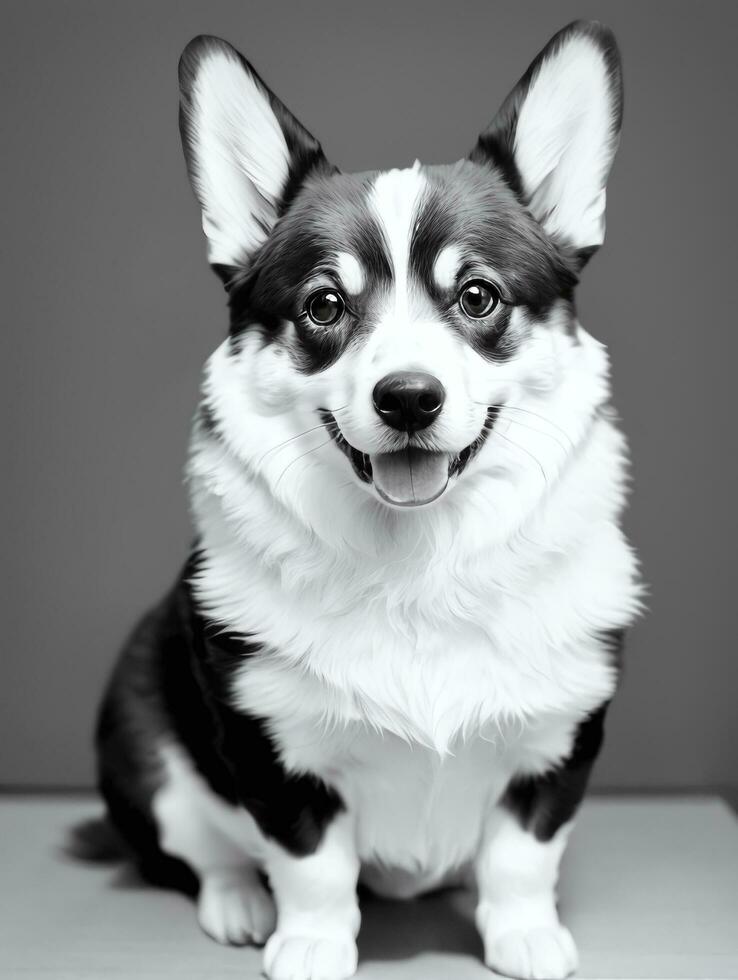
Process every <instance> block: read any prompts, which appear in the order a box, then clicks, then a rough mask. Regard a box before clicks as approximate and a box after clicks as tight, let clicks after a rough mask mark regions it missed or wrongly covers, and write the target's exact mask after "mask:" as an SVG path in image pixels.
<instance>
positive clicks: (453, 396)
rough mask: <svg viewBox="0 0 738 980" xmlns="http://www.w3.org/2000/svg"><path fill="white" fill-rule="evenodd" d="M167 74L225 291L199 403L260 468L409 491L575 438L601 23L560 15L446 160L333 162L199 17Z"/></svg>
mask: <svg viewBox="0 0 738 980" xmlns="http://www.w3.org/2000/svg"><path fill="white" fill-rule="evenodd" d="M180 82H181V92H182V103H181V128H182V135H183V142H184V146H185V152H186V158H187V163H188V167H189V173H190V178H191V181H192V184H193V187H194V189H195V192H196V195H197V197H198V200H199V202H200V205H201V208H202V220H203V227H204V230H205V234H206V236H207V240H208V251H209V259H210V262H211V264H212V266H213V268H214V269H215V271H216V272H217V273H218V275H219V276H220V277H221V278H222V280H223V281H224V283H225V286H226V289H227V290H228V294H229V304H230V311H231V325H230V337H229V339H228V341H227V342H226V343H225V344H224V345H223V347H222V348H221V350H220V352H219V353H218V355H217V356H216V357H215V358H214V360H213V362H212V363H211V366H210V369H209V374H208V378H207V380H206V406H207V414H208V424H209V425H210V426H211V427H212V429H213V430H215V429H219V430H220V434H221V436H222V437H223V438H225V439H226V440H227V441H228V442H229V443H230V444H231V446H232V447H235V449H236V451H237V452H238V454H239V455H240V456H241V457H242V458H243V459H244V460H245V461H246V462H247V464H248V465H249V466H251V468H252V469H254V470H261V471H262V472H263V473H265V474H266V476H267V479H268V480H270V481H271V483H272V485H273V489H276V486H277V483H278V482H279V481H282V482H283V481H284V480H285V479H288V482H293V481H294V480H295V479H296V478H297V475H298V474H299V475H300V480H302V481H303V482H304V481H305V480H307V479H308V478H312V479H314V480H315V479H317V480H318V482H319V484H320V485H321V486H323V487H330V486H336V487H339V486H342V487H347V486H350V485H351V484H353V485H354V488H355V489H354V490H352V491H350V492H352V493H353V492H362V491H363V492H368V493H369V494H370V495H371V496H372V497H373V498H374V500H375V501H381V502H382V504H381V506H389V507H411V506H420V505H425V504H429V503H430V502H432V501H435V500H437V499H439V498H442V497H444V496H445V495H446V494H447V493H448V491H449V490H450V489H451V488H453V487H455V486H456V485H457V484H459V485H461V484H463V483H464V482H465V481H466V480H470V481H472V480H473V474H474V473H475V472H478V473H481V472H488V473H489V472H495V473H497V475H498V476H499V475H500V474H504V473H507V474H508V476H511V485H513V486H514V484H515V474H516V473H520V474H522V473H525V472H528V473H529V472H530V471H531V467H532V468H533V471H534V472H536V464H540V455H541V454H540V453H539V451H538V448H537V445H538V444H537V442H536V440H538V441H539V442H540V440H541V438H543V437H545V438H546V439H548V440H553V441H554V442H557V443H559V444H560V445H562V446H563V450H562V451H564V452H565V451H566V450H567V449H568V447H569V444H570V443H574V442H576V439H577V438H578V435H579V431H580V429H581V428H582V426H583V424H584V419H585V417H586V416H587V414H588V413H591V410H592V408H593V405H594V404H595V403H596V402H597V401H598V399H600V395H601V391H600V388H601V385H600V382H601V383H602V384H604V381H602V378H601V377H600V379H599V381H597V382H596V383H595V382H593V381H592V374H593V372H594V373H597V372H599V373H600V375H602V374H604V369H602V366H601V364H600V363H599V362H597V364H598V366H597V370H596V371H595V370H594V368H593V364H594V361H593V360H592V349H593V348H592V343H593V342H592V341H591V339H589V338H587V336H586V335H584V334H583V331H581V330H580V328H579V327H578V325H577V323H576V319H575V313H574V306H573V292H574V287H575V285H576V282H577V279H578V275H579V272H580V270H581V268H582V266H583V265H584V263H585V262H586V261H587V259H588V258H589V256H590V255H591V253H592V252H593V251H594V250H595V249H596V248H597V247H598V246H599V245H600V244H601V243H602V240H603V236H604V212H605V182H606V179H607V176H608V173H609V170H610V166H611V163H612V159H613V155H614V153H615V148H616V144H617V139H618V133H619V128H620V116H621V80H620V69H619V60H618V55H617V50H616V47H615V43H614V40H613V38H612V35H611V34H610V33H609V31H607V30H606V29H605V28H603V27H601V26H600V25H597V24H591V23H575V24H572V25H570V26H569V27H567V28H565V29H564V30H563V31H561V32H560V33H559V34H557V35H556V36H555V37H554V38H553V39H552V40H551V41H550V42H549V44H548V45H547V46H546V47H545V48H544V50H543V51H542V52H541V53H540V54H539V55H538V57H537V58H536V59H535V61H534V62H533V63H532V65H531V66H530V68H529V69H528V71H527V72H526V73H525V75H524V76H523V77H522V79H521V80H520V82H519V83H518V84H517V86H516V87H515V88H514V89H513V91H512V93H511V94H510V95H509V96H508V98H507V99H506V101H505V102H504V104H503V105H502V108H501V109H500V111H499V112H498V114H497V116H496V117H495V118H494V120H493V121H492V123H491V124H490V125H489V126H488V127H487V128H486V129H485V130H484V131H483V132H482V134H481V135H480V136H479V139H478V141H477V143H476V146H475V147H474V149H473V150H472V151H471V153H470V154H469V156H468V157H466V158H465V159H463V160H461V161H459V162H457V163H455V164H452V165H449V166H421V165H420V164H418V163H416V164H415V165H414V166H412V167H409V168H407V169H403V170H392V171H389V172H381V173H365V174H356V175H346V174H342V173H340V172H339V171H338V170H337V169H336V168H335V167H334V166H332V165H331V164H330V163H329V162H328V161H327V160H326V158H325V156H324V154H323V152H322V150H321V147H320V145H319V144H318V142H316V140H315V139H314V138H313V137H312V136H311V135H310V134H309V133H308V132H307V131H306V130H305V129H304V128H303V127H302V126H301V125H300V123H299V122H297V120H296V119H295V118H294V117H293V116H292V115H291V114H290V113H289V112H288V110H287V109H286V108H285V107H284V106H283V105H282V104H281V103H280V102H279V101H278V99H277V98H276V97H275V96H274V95H273V94H272V92H270V91H269V89H268V88H267V87H266V86H265V84H264V83H263V82H262V80H261V79H260V78H259V76H258V75H257V74H256V72H255V71H254V70H253V68H251V66H250V65H249V64H248V63H247V62H246V61H245V60H244V59H243V58H242V57H241V56H240V55H239V54H238V53H237V52H236V51H235V50H234V49H233V48H231V47H230V46H229V45H227V44H226V43H225V42H223V41H220V40H217V39H215V38H205V37H201V38H197V39H195V40H194V41H193V42H191V44H190V45H189V46H188V47H187V49H186V50H185V52H184V54H183V56H182V61H181V65H180ZM588 358H589V360H587V359H588ZM590 369H591V370H590ZM598 385H599V386H600V387H599V388H598ZM595 388H597V389H598V390H597V391H595ZM535 433H538V435H537V436H536V435H535ZM498 437H499V438H498ZM293 465H294V470H293V473H292V474H290V475H289V478H288V477H287V471H288V469H289V468H291V467H292V466H293ZM270 467H271V468H270ZM316 473H317V474H318V476H317V477H316V476H315V474H316ZM310 474H313V476H312V477H310ZM537 475H538V474H537V473H536V476H537ZM544 479H545V473H544ZM358 488H362V491H359V490H358ZM344 492H347V491H344ZM448 496H449V497H453V494H452V493H448ZM377 505H378V506H379V504H377Z"/></svg>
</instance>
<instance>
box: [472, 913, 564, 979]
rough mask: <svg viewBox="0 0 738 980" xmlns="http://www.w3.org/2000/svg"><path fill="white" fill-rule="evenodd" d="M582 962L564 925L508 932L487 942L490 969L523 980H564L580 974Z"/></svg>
mask: <svg viewBox="0 0 738 980" xmlns="http://www.w3.org/2000/svg"><path fill="white" fill-rule="evenodd" d="M578 959H579V957H578V956H577V948H576V946H575V945H574V940H573V939H572V938H571V933H570V932H569V930H568V929H566V928H564V926H562V925H555V926H545V927H542V928H538V929H529V930H520V931H511V932H505V933H503V934H502V935H500V936H498V937H497V938H495V939H492V940H491V941H489V942H485V950H484V961H485V963H486V964H487V966H489V967H491V968H492V969H493V970H494V971H495V972H496V973H502V974H504V975H505V976H508V977H516V978H519V980H563V978H564V977H568V976H569V975H570V974H571V973H573V972H574V971H575V970H576V968H577V963H578Z"/></svg>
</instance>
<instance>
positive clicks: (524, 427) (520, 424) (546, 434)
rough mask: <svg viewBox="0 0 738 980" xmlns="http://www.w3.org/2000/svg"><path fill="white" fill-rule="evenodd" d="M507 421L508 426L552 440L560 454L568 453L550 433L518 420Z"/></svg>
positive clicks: (562, 444)
mask: <svg viewBox="0 0 738 980" xmlns="http://www.w3.org/2000/svg"><path fill="white" fill-rule="evenodd" d="M501 414H502V413H501ZM507 421H508V422H509V423H510V425H519V426H520V427H521V429H529V430H530V431H531V432H537V433H538V435H539V436H546V437H547V438H549V439H553V441H554V442H555V443H556V445H557V446H558V447H559V449H561V451H562V452H564V453H565V452H568V450H567V448H566V446H565V445H564V443H563V442H561V441H560V440H559V439H557V438H556V436H555V435H554V434H553V433H552V432H545V431H544V430H543V429H537V428H536V427H535V426H534V425H526V424H525V422H520V421H519V420H518V419H507Z"/></svg>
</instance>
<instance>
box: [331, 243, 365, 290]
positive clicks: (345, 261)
mask: <svg viewBox="0 0 738 980" xmlns="http://www.w3.org/2000/svg"><path fill="white" fill-rule="evenodd" d="M336 271H337V272H338V276H339V278H340V280H341V282H342V283H343V286H344V288H345V290H346V292H348V293H351V294H352V295H354V296H355V295H357V294H358V293H360V292H361V291H362V289H363V288H364V281H365V280H364V270H363V269H362V267H361V263H360V262H359V260H358V259H357V258H356V256H355V255H352V254H351V253H350V252H339V253H338V255H337V256H336Z"/></svg>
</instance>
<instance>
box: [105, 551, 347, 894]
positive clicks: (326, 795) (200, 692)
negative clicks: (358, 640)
mask: <svg viewBox="0 0 738 980" xmlns="http://www.w3.org/2000/svg"><path fill="white" fill-rule="evenodd" d="M194 560H195V559H192V560H191V561H190V562H189V563H188V565H187V566H186V567H185V569H184V571H183V573H182V575H181V576H180V578H179V580H178V582H177V584H176V585H175V587H174V588H173V589H172V591H171V592H170V593H169V594H168V595H167V596H166V597H165V599H164V600H163V601H162V602H161V603H160V604H159V605H158V606H156V607H155V608H154V609H153V610H152V611H151V612H150V613H148V614H147V615H146V616H145V617H144V618H143V620H142V621H141V623H140V624H139V625H138V626H137V627H136V629H135V630H134V632H133V634H132V636H131V638H130V639H129V641H128V643H127V644H126V645H125V647H124V649H123V651H122V653H121V656H120V658H119V660H118V663H117V664H116V666H115V669H114V671H113V675H112V677H111V680H110V683H109V685H108V688H107V691H106V694H105V697H104V700H103V704H102V707H101V710H100V715H99V720H98V725H97V737H96V741H97V754H98V783H99V788H100V791H101V793H102V796H103V798H104V799H105V801H106V804H107V808H108V812H109V815H110V817H111V820H112V822H113V824H114V826H115V827H116V828H117V830H118V831H119V832H120V833H121V835H122V836H123V838H124V839H125V841H126V842H127V844H128V845H129V846H130V848H131V849H132V850H133V852H134V854H135V855H136V857H137V859H138V861H139V863H140V866H141V870H142V872H143V873H144V875H145V876H146V877H147V878H148V879H149V880H152V881H155V882H157V883H161V884H168V885H172V886H174V887H178V888H181V889H183V890H185V891H188V892H193V891H194V890H195V888H196V879H195V878H194V875H193V874H192V872H191V871H190V870H189V868H188V867H187V865H186V864H185V863H184V862H182V861H179V860H177V859H175V858H171V857H169V856H168V855H166V854H164V853H163V852H162V850H161V848H160V846H159V840H158V832H157V827H156V822H155V820H154V817H153V814H152V810H151V803H152V798H153V796H154V794H155V793H156V791H157V789H158V788H159V787H160V786H161V784H162V780H163V778H164V774H163V772H162V770H161V764H160V761H159V757H158V755H157V748H158V746H159V745H160V744H161V743H162V742H163V741H170V742H174V743H175V744H177V745H179V746H181V747H182V749H183V750H184V752H185V754H186V755H187V756H188V757H189V758H190V759H191V760H192V763H193V765H194V766H195V768H196V769H197V770H198V772H199V773H200V774H201V775H202V776H203V778H204V779H205V781H206V782H207V783H208V785H209V786H210V788H211V789H212V790H213V791H214V792H215V793H217V794H218V795H219V796H222V797H223V798H224V799H225V800H227V801H228V802H229V803H233V804H235V803H240V804H241V805H243V806H244V807H245V808H246V809H248V810H249V812H251V813H252V815H253V816H254V818H255V819H256V821H257V822H258V824H259V826H260V827H261V829H262V831H263V833H264V834H265V835H267V836H269V837H272V838H273V839H274V840H276V841H278V842H279V843H280V844H281V845H282V846H283V847H285V848H286V849H287V850H289V851H290V852H291V853H293V854H303V855H304V854H309V853H311V852H312V851H314V850H315V848H316V847H317V846H318V844H319V843H320V840H321V837H322V834H323V832H324V830H325V827H326V826H327V824H328V823H329V822H330V821H331V820H332V819H333V817H334V816H335V815H336V813H338V812H339V810H340V809H341V808H342V802H341V800H340V798H339V797H338V795H337V794H336V793H335V792H334V791H333V790H332V789H330V788H329V787H328V786H326V785H325V784H323V783H322V782H321V781H320V780H318V779H317V778H314V777H312V776H294V775H292V774H290V773H288V772H287V771H286V770H285V769H284V767H283V766H282V764H281V762H280V761H279V758H278V756H277V753H276V750H275V747H274V745H273V742H272V740H271V737H270V736H269V734H268V732H267V730H266V726H265V725H264V723H263V721H262V720H261V719H259V718H256V717H253V716H250V715H246V714H244V713H243V712H240V711H237V710H235V709H234V708H233V707H232V706H231V703H230V699H229V695H228V681H229V678H230V677H231V676H232V673H233V670H234V668H235V667H236V665H237V664H241V663H243V662H244V661H245V660H246V659H247V658H248V657H249V656H251V655H254V654H256V653H257V652H258V653H259V655H261V656H264V655H268V653H265V652H264V651H263V650H262V648H261V647H260V645H259V643H258V641H255V640H249V639H242V638H237V637H234V636H231V635H228V634H223V633H221V632H220V631H219V630H218V629H217V628H216V627H214V626H213V625H212V624H210V623H208V621H207V620H206V618H204V617H203V616H202V614H201V613H200V612H199V611H198V610H197V608H196V606H195V603H194V601H193V598H192V594H191V591H190V587H189V584H188V578H189V576H190V575H191V574H192V572H193V569H194Z"/></svg>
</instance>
